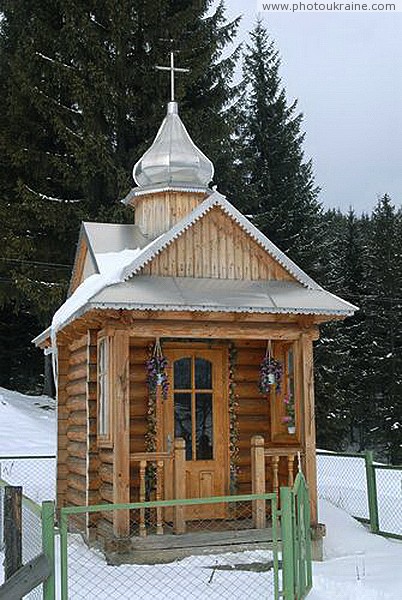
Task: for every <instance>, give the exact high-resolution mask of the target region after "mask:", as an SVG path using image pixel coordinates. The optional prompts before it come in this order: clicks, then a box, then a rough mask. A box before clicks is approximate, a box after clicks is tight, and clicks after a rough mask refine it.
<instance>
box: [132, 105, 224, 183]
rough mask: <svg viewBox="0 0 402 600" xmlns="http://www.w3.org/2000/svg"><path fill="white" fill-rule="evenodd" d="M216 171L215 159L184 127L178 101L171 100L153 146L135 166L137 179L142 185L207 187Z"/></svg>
mask: <svg viewBox="0 0 402 600" xmlns="http://www.w3.org/2000/svg"><path fill="white" fill-rule="evenodd" d="M213 174H214V166H213V164H212V162H211V161H210V160H209V158H207V157H206V156H205V154H203V153H202V152H201V150H199V149H198V148H197V146H196V145H195V144H194V142H193V141H192V139H191V138H190V136H189V134H188V132H187V130H186V128H185V127H184V125H183V122H182V120H181V119H180V117H179V114H178V106H177V102H169V104H168V109H167V115H166V117H165V118H164V120H163V123H162V125H161V126H160V128H159V131H158V133H157V135H156V138H155V140H154V142H153V144H152V146H151V147H150V148H149V150H147V151H146V152H145V154H144V156H143V157H142V158H140V160H139V161H138V162H137V163H136V164H135V165H134V169H133V177H134V181H135V182H136V183H137V185H139V186H140V187H150V186H151V187H152V186H156V185H158V186H159V185H161V184H162V185H163V184H164V185H175V186H181V185H184V186H188V185H189V184H191V185H194V186H196V187H198V186H199V187H203V188H205V187H207V186H208V184H209V183H210V181H211V180H212V177H213Z"/></svg>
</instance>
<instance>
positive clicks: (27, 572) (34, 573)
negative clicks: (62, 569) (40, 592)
mask: <svg viewBox="0 0 402 600" xmlns="http://www.w3.org/2000/svg"><path fill="white" fill-rule="evenodd" d="M51 574H52V568H51V566H50V564H49V561H48V559H47V557H46V556H45V555H44V554H40V555H39V556H36V557H35V558H34V559H32V560H30V561H29V562H28V563H27V564H26V565H24V566H23V567H21V568H20V569H19V570H18V571H17V572H16V573H14V575H12V576H11V577H10V578H9V579H8V580H7V581H6V582H5V583H3V585H1V586H0V600H16V599H17V598H22V597H23V596H26V595H27V594H29V592H30V591H31V590H34V589H35V588H36V587H38V585H40V584H41V583H43V582H44V581H45V580H46V579H47V578H48V577H49V576H50V575H51Z"/></svg>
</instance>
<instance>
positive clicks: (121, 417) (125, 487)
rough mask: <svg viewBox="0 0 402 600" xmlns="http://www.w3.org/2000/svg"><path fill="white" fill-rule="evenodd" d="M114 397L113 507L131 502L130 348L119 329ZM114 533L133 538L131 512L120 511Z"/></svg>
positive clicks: (114, 347)
mask: <svg viewBox="0 0 402 600" xmlns="http://www.w3.org/2000/svg"><path fill="white" fill-rule="evenodd" d="M111 345H112V348H111V395H112V401H113V407H112V418H113V503H114V504H125V503H128V502H130V385H129V381H130V374H129V362H130V344H129V335H128V332H127V331H124V330H121V329H117V330H116V331H115V332H114V336H113V337H112V338H111ZM113 533H114V535H115V536H116V537H117V538H124V537H128V536H129V535H130V511H129V510H116V511H114V514H113Z"/></svg>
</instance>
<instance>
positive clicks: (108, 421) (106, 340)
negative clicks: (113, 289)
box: [96, 335, 113, 446]
mask: <svg viewBox="0 0 402 600" xmlns="http://www.w3.org/2000/svg"><path fill="white" fill-rule="evenodd" d="M110 359H111V343H110V337H108V336H106V335H102V336H100V337H99V338H98V343H97V368H96V382H97V415H96V416H97V419H96V421H97V427H96V431H97V442H98V445H99V446H111V445H112V442H113V436H112V402H111V377H110V375H111V368H110V367H111V364H110V363H111V360H110ZM105 392H106V395H105Z"/></svg>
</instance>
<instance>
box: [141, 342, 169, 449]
mask: <svg viewBox="0 0 402 600" xmlns="http://www.w3.org/2000/svg"><path fill="white" fill-rule="evenodd" d="M167 364H168V363H167V360H166V358H165V357H164V356H163V354H162V348H161V344H160V341H159V339H157V340H156V342H155V346H154V347H152V345H151V346H150V347H149V358H148V360H147V361H146V367H147V385H148V392H149V393H148V411H147V421H148V431H147V433H146V434H145V444H146V449H147V452H155V450H156V435H157V418H156V398H157V390H158V385H160V386H161V391H162V399H163V400H167V397H168V393H169V381H168V377H167V373H166V369H167Z"/></svg>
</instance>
